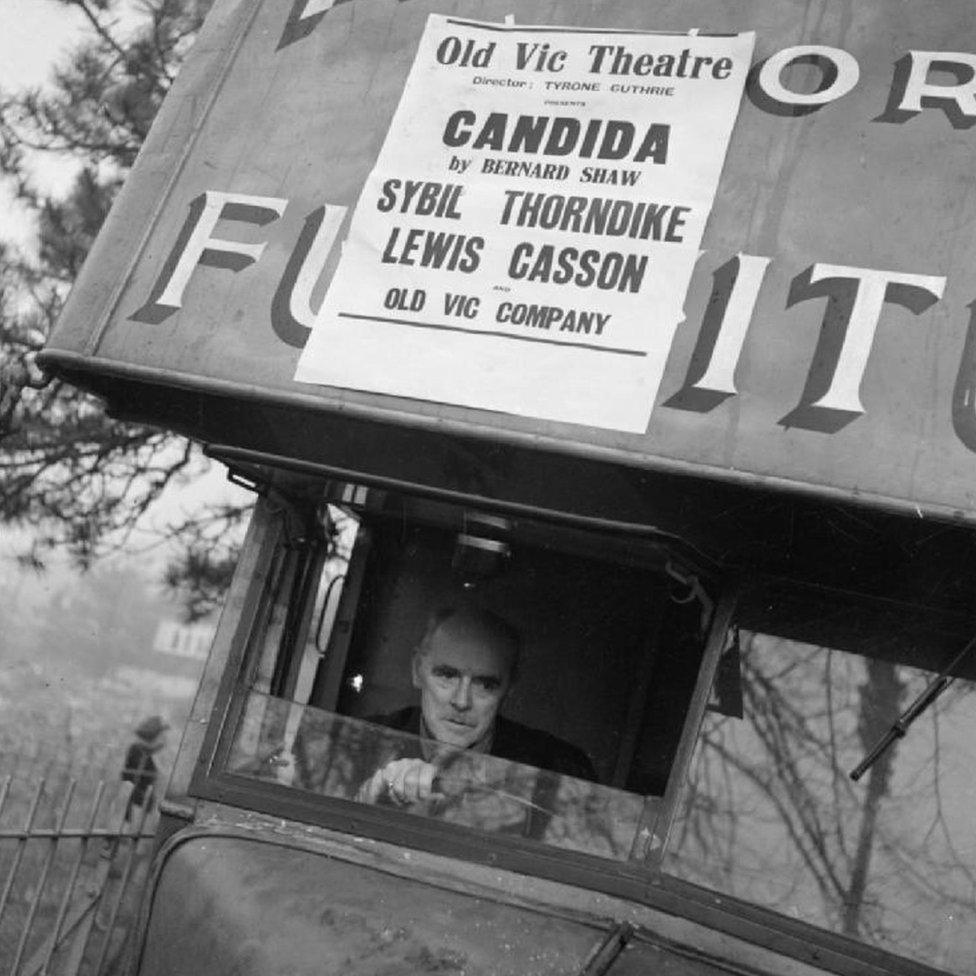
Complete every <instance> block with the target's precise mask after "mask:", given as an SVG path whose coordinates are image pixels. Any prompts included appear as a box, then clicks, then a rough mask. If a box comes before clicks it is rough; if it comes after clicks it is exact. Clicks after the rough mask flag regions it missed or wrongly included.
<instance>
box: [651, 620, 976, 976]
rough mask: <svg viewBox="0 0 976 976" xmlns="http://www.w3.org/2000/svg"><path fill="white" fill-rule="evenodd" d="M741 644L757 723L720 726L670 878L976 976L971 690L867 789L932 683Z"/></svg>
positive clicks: (884, 668)
mask: <svg viewBox="0 0 976 976" xmlns="http://www.w3.org/2000/svg"><path fill="white" fill-rule="evenodd" d="M741 649H742V666H741V682H742V694H743V705H744V709H743V717H742V718H741V719H739V718H734V717H726V716H722V715H718V714H715V713H709V714H707V715H706V718H705V722H704V726H703V729H702V734H701V737H700V740H699V742H698V746H697V751H696V754H695V756H694V759H693V762H692V765H691V768H690V770H689V776H688V781H687V783H686V786H685V792H684V796H683V800H682V803H681V805H680V809H679V811H678V816H677V819H676V822H675V825H674V829H673V832H672V834H671V837H670V840H669V845H668V852H667V855H666V857H665V861H664V866H665V869H666V870H667V871H669V872H671V873H673V874H677V875H679V876H680V877H683V878H686V879H688V880H691V881H694V882H697V883H699V884H702V885H706V886H708V887H711V888H716V889H719V890H721V891H723V892H725V893H727V894H729V895H733V896H736V897H739V898H742V899H745V900H748V901H751V902H755V903H757V904H760V905H763V906H766V907H769V908H773V909H776V910H777V911H780V912H783V913H784V914H787V915H790V916H791V917H794V918H797V919H801V920H803V921H806V922H810V923H813V924H815V925H820V926H823V927H826V928H829V929H832V930H834V931H836V932H840V933H842V934H844V935H848V936H852V937H855V938H858V939H861V940H864V941H866V942H870V943H873V944H875V945H878V946H881V947H883V948H886V949H889V950H891V951H894V952H898V953H900V954H903V955H907V956H911V957H913V958H915V959H919V960H922V961H924V962H926V963H928V964H930V965H935V966H938V967H940V968H944V969H946V970H948V971H950V972H953V973H960V974H974V973H976V962H974V954H973V949H972V947H973V943H974V940H976V901H974V895H976V832H974V830H973V809H974V804H976V782H974V778H973V770H974V769H976V696H974V695H973V685H972V684H971V683H969V682H966V681H963V680H957V681H956V682H954V683H953V684H952V685H951V687H950V688H949V690H948V691H947V692H946V693H944V694H943V695H942V697H941V698H939V699H938V700H937V701H936V702H935V704H933V705H932V706H930V707H929V708H928V709H927V710H926V711H925V712H924V713H923V714H922V715H921V717H919V718H918V719H917V720H916V722H915V723H914V724H913V725H912V726H911V727H910V728H909V730H908V732H907V735H906V736H905V737H904V738H903V739H900V740H898V741H896V743H895V745H894V746H893V747H892V748H890V749H889V750H888V751H887V752H886V753H885V754H884V755H883V756H882V757H881V758H880V759H879V760H878V761H877V762H876V763H875V764H874V766H873V767H872V768H871V769H870V771H869V772H867V773H866V774H865V775H864V776H863V778H862V779H860V780H859V781H858V782H857V783H855V782H853V781H852V780H851V779H850V776H849V773H850V771H851V769H853V768H854V767H855V766H856V765H857V763H858V762H859V761H860V760H861V759H862V758H863V756H864V755H865V754H866V753H867V752H868V751H869V750H870V749H871V748H872V747H873V746H874V745H875V743H876V742H877V741H878V739H879V738H880V737H881V736H882V735H883V734H884V732H885V731H886V730H887V729H888V728H890V727H891V725H892V723H893V722H894V721H895V720H896V719H897V718H898V716H899V714H900V713H901V712H902V711H903V710H904V709H905V708H906V707H907V706H908V705H909V703H911V702H912V700H913V699H914V698H915V697H916V696H917V695H918V694H919V693H920V692H921V691H922V689H923V688H925V687H926V685H927V683H928V682H929V681H930V680H931V678H932V677H933V675H932V674H930V673H928V672H923V671H920V670H918V669H916V668H911V667H908V666H905V665H902V664H895V663H892V662H890V661H882V660H877V659H870V658H865V657H861V656H859V655H855V654H849V653H845V652H842V651H837V650H831V649H828V648H822V647H813V646H810V645H805V644H800V643H797V642H793V641H789V640H784V639H781V638H777V637H770V636H767V635H763V634H749V635H746V634H743V635H742V648H741Z"/></svg>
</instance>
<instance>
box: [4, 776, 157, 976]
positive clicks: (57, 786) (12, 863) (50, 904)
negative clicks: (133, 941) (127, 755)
mask: <svg viewBox="0 0 976 976" xmlns="http://www.w3.org/2000/svg"><path fill="white" fill-rule="evenodd" d="M86 772H87V773H88V775H80V774H84V773H86ZM93 772H95V775H92V773H93ZM129 790H130V787H129V786H128V784H123V783H122V782H121V781H120V780H119V779H118V778H117V777H114V778H110V777H109V775H108V774H107V771H106V770H105V769H102V770H98V771H93V770H92V769H91V767H89V768H88V769H87V770H78V769H76V770H64V769H57V768H55V767H54V766H53V764H50V763H49V764H47V765H46V766H37V765H30V766H29V767H28V770H26V771H24V772H23V773H20V774H18V773H17V772H16V771H15V772H14V773H13V774H10V775H6V776H5V777H3V778H2V779H0V976H116V974H117V973H119V972H120V966H121V963H122V960H123V957H124V954H125V948H126V941H127V938H128V935H129V931H130V929H131V927H132V923H133V921H134V919H135V917H136V913H137V909H138V902H139V895H140V893H141V889H142V886H143V884H144V882H145V879H146V875H147V873H148V863H149V856H150V854H151V852H152V848H153V835H154V832H155V827H156V819H157V818H156V814H155V813H154V812H150V810H151V808H152V806H153V804H152V803H151V797H152V791H151V790H150V791H149V793H148V794H147V797H146V800H147V802H146V804H145V805H144V806H133V807H132V809H131V811H130V813H129V817H128V819H126V801H127V798H128V795H129Z"/></svg>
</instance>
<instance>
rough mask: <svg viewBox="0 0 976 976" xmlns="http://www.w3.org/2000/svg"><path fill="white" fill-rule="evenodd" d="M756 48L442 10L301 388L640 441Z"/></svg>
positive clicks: (745, 42)
mask: <svg viewBox="0 0 976 976" xmlns="http://www.w3.org/2000/svg"><path fill="white" fill-rule="evenodd" d="M752 46H753V35H752V34H751V33H749V34H739V35H731V36H729V35H726V36H706V35H700V34H646V33H634V32H621V31H611V30H605V31H604V30H589V29H577V28H550V27H545V28H543V27H524V26H514V25H500V24H482V23H473V22H470V21H465V20H459V19H456V18H452V17H444V16H437V15H432V16H431V17H430V19H429V21H428V23H427V28H426V30H425V32H424V35H423V38H422V39H421V42H420V46H419V49H418V51H417V56H416V59H415V61H414V63H413V67H412V69H411V71H410V75H409V78H408V79H407V83H406V86H405V87H404V91H403V95H402V97H401V100H400V104H399V106H398V108H397V111H396V114H395V116H394V118H393V121H392V123H391V125H390V128H389V131H388V133H387V136H386V140H385V142H384V144H383V148H382V150H381V151H380V154H379V158H378V159H377V161H376V165H375V167H374V169H373V171H372V172H371V173H370V175H369V177H368V179H367V180H366V183H365V185H364V187H363V191H362V195H361V197H360V199H359V202H358V204H357V206H356V210H355V212H354V214H353V216H352V221H351V224H350V230H349V237H348V239H347V240H346V241H345V242H344V244H343V251H342V257H341V260H340V262H339V266H338V269H337V271H336V274H335V277H334V279H333V281H332V284H331V286H330V288H329V290H328V292H327V294H326V297H325V300H324V303H323V306H322V308H321V310H320V313H319V315H318V318H317V320H316V324H315V327H314V329H313V330H312V333H311V336H310V338H309V341H308V343H307V345H306V347H305V349H304V351H303V353H302V356H301V359H300V361H299V365H298V371H297V373H296V376H295V379H296V380H298V381H301V382H306V383H320V384H327V385H330V386H338V387H347V388H351V389H356V390H366V391H372V392H377V393H386V394H392V395H395V396H402V397H413V398H417V399H422V400H431V401H437V402H443V403H449V404H455V405H460V406H467V407H478V408H481V409H487V410H495V411H503V412H506V413H510V414H517V415H520V416H527V417H537V418H543V419H547V420H556V421H566V422H571V423H578V424H587V425H591V426H595V427H605V428H611V429H617V430H624V431H633V432H642V431H644V430H645V428H646V426H647V423H648V419H649V417H650V412H651V408H652V406H653V403H654V398H655V395H656V393H657V389H658V386H659V384H660V382H661V376H662V373H663V371H664V366H665V361H666V359H667V355H668V352H669V350H670V348H671V342H672V339H673V337H674V332H675V329H676V328H677V326H678V324H679V322H680V321H681V319H682V316H683V313H682V306H683V304H684V299H685V294H686V292H687V289H688V284H689V281H690V278H691V273H692V269H693V267H694V264H695V262H696V260H697V258H698V253H699V247H700V244H701V239H702V234H703V232H704V228H705V222H706V220H707V219H708V214H709V211H710V209H711V206H712V202H713V200H714V197H715V192H716V188H717V185H718V180H719V176H720V173H721V170H722V164H723V162H724V159H725V153H726V149H727V146H728V141H729V136H730V134H731V132H732V127H733V125H734V124H735V119H736V115H737V113H738V110H739V103H740V99H741V96H742V90H743V85H744V83H745V77H746V72H747V70H748V68H749V63H750V58H751V54H752Z"/></svg>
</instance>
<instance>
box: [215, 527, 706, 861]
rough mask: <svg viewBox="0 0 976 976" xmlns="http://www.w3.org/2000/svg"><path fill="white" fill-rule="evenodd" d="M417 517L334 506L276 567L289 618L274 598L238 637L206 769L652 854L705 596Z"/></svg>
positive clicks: (621, 564)
mask: <svg viewBox="0 0 976 976" xmlns="http://www.w3.org/2000/svg"><path fill="white" fill-rule="evenodd" d="M426 514H428V515H429V513H426ZM434 514H435V515H436V516H437V518H433V517H428V518H426V519H425V518H412V519H409V520H407V519H405V518H389V517H377V516H375V515H365V516H363V518H362V519H358V518H356V517H354V516H353V515H351V514H349V513H348V512H347V513H338V512H334V513H333V515H332V519H331V528H330V538H331V539H332V545H331V546H330V547H329V548H328V549H327V554H326V555H324V556H323V555H322V554H320V555H319V557H318V562H317V563H315V565H314V566H313V565H312V564H313V562H315V561H314V560H313V559H308V560H306V564H305V567H304V569H302V568H300V567H299V566H298V562H300V560H297V559H296V558H292V559H291V561H290V562H289V561H288V560H287V559H286V560H285V562H283V563H282V566H281V568H280V575H281V577H282V580H283V582H282V584H281V590H282V594H286V593H295V592H298V591H302V590H304V591H305V592H306V593H307V594H308V596H307V598H306V600H305V606H306V610H305V612H304V615H303V616H302V615H298V616H296V613H295V611H294V606H293V605H292V602H291V598H286V597H285V596H284V595H283V596H281V597H279V598H278V600H277V609H273V608H272V609H270V610H269V612H268V613H267V614H266V617H265V619H264V622H263V623H262V624H261V626H260V627H259V629H258V631H257V632H256V633H255V637H254V647H253V648H252V655H251V659H252V661H253V662H254V663H252V665H251V666H250V669H249V670H248V669H246V670H245V677H244V681H243V686H242V687H241V689H240V697H239V700H238V705H237V710H236V712H235V713H234V714H233V715H232V725H231V727H232V728H233V742H232V744H231V745H230V748H229V749H228V750H227V751H226V753H225V755H226V762H225V769H226V771H227V772H229V773H231V774H232V775H234V776H236V777H243V778H246V779H249V780H252V781H259V782H263V783H268V784H273V785H274V786H275V787H277V788H283V789H287V790H292V791H300V792H301V794H302V795H303V796H306V797H307V796H309V795H313V796H327V797H332V798H334V799H339V800H343V801H347V802H352V803H359V804H365V805H368V806H370V807H373V808H377V809H386V810H391V811H396V812H397V813H398V814H399V813H407V814H411V815H417V816H423V817H427V818H432V819H435V820H438V821H442V822H445V823H450V824H454V825H460V826H463V827H468V828H474V829H476V830H479V831H482V832H486V833H490V834H494V835H510V836H514V837H520V838H523V839H528V840H530V841H534V842H540V843H543V844H546V845H550V846H554V847H559V848H563V849H566V850H572V851H581V852H585V853H589V854H596V855H598V856H601V857H607V858H612V859H615V860H627V859H630V858H634V857H637V858H643V857H645V856H647V855H648V854H649V853H651V852H653V853H655V854H656V853H658V852H659V843H658V841H657V836H658V834H659V833H660V827H659V825H658V823H657V821H658V818H659V815H660V814H661V811H662V809H663V805H664V796H665V793H666V788H667V786H668V781H669V774H670V771H671V768H672V765H673V763H674V760H675V755H676V753H677V750H678V743H679V739H680V736H681V733H682V729H683V726H684V722H685V716H686V713H687V711H688V708H689V703H690V701H691V699H692V696H693V692H694V689H695V687H696V683H697V682H698V680H699V678H698V675H699V669H700V665H701V662H702V656H703V648H704V646H705V630H706V625H707V624H708V622H709V621H708V619H707V618H708V616H709V610H710V609H711V605H710V604H708V601H707V600H706V604H707V605H703V603H702V602H701V600H700V599H699V598H698V594H703V593H704V591H703V590H701V589H700V588H699V590H698V591H696V592H695V593H692V591H691V590H688V589H687V584H686V583H685V584H680V585H678V584H676V582H675V580H674V579H673V578H672V577H670V576H668V575H667V573H665V572H664V571H663V566H662V554H661V552H660V551H659V550H653V551H650V550H649V551H648V552H647V553H642V552H641V550H640V547H639V546H637V545H633V544H631V545H629V546H627V547H625V546H622V545H617V546H616V547H614V546H613V545H609V544H606V543H605V542H604V540H600V539H593V538H582V537H580V534H579V533H577V534H576V535H566V537H565V538H560V537H559V533H557V532H554V531H553V530H552V529H551V528H548V527H543V528H541V529H540V528H539V527H536V526H511V525H507V524H504V523H502V522H501V521H500V520H494V522H492V520H490V519H489V520H487V521H485V520H484V519H483V518H482V519H479V520H475V521H477V524H473V523H472V522H471V520H470V519H469V517H468V516H467V515H465V514H463V513H460V514H458V513H452V512H450V511H448V512H447V513H446V514H445V513H444V512H441V511H439V512H436V513H434ZM452 520H453V521H452ZM289 566H290V567H291V568H289ZM305 574H312V575H316V574H317V575H316V582H314V583H313V582H309V581H304V582H303V578H304V575H305ZM676 588H677V589H676ZM678 591H680V592H678ZM276 795H277V794H276Z"/></svg>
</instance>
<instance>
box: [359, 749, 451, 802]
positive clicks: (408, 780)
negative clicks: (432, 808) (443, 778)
mask: <svg viewBox="0 0 976 976" xmlns="http://www.w3.org/2000/svg"><path fill="white" fill-rule="evenodd" d="M438 772H439V770H438V768H437V767H436V766H435V765H434V764H433V763H429V762H424V760H423V759H394V760H393V761H392V762H388V763H387V764H386V765H385V766H382V767H380V768H379V769H377V770H376V772H375V773H373V775H372V776H370V778H369V779H368V780H366V782H365V783H363V785H362V786H361V787H360V788H359V792H358V793H357V794H356V799H357V800H359V801H361V802H362V803H376V802H378V801H380V800H382V799H384V798H386V799H387V800H389V801H390V802H391V803H393V804H394V805H395V806H398V807H399V806H407V805H408V804H410V803H417V802H419V801H421V800H436V799H439V798H440V796H441V794H440V793H435V792H434V777H435V776H436V775H437V774H438Z"/></svg>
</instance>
